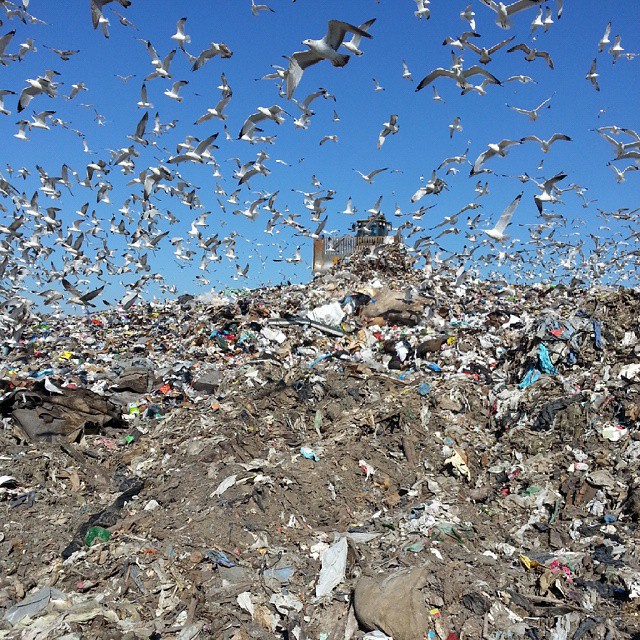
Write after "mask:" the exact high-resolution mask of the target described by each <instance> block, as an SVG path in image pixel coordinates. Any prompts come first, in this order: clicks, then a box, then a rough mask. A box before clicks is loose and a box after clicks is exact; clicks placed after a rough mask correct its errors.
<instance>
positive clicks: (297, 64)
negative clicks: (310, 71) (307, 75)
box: [287, 20, 372, 100]
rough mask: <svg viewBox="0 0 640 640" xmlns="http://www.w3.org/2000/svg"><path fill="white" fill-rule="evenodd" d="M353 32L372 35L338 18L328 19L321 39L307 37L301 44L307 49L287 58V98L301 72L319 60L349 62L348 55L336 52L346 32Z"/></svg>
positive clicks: (295, 85)
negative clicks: (307, 48)
mask: <svg viewBox="0 0 640 640" xmlns="http://www.w3.org/2000/svg"><path fill="white" fill-rule="evenodd" d="M349 32H350V33H355V34H358V35H360V36H362V37H365V38H371V37H372V36H371V35H370V34H369V33H367V32H366V31H363V30H362V29H360V28H359V27H355V26H354V25H352V24H349V23H347V22H341V21H340V20H329V25H328V28H327V33H326V35H325V36H324V38H322V39H321V40H312V39H310V38H307V39H306V40H303V41H302V44H304V45H306V46H307V47H309V51H296V52H295V53H294V54H293V55H292V56H291V57H290V58H289V70H288V72H287V100H291V97H292V96H293V92H294V91H295V90H296V87H297V86H298V84H299V83H300V79H301V78H302V74H303V72H304V70H305V69H306V68H307V67H310V66H311V65H314V64H316V63H318V62H320V61H321V60H329V61H330V62H331V64H332V65H333V66H334V67H344V66H345V65H346V64H347V62H349V56H348V55H346V54H342V53H338V48H339V47H340V45H341V44H342V43H343V41H344V37H345V36H346V34H347V33H349Z"/></svg>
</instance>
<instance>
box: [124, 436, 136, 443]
mask: <svg viewBox="0 0 640 640" xmlns="http://www.w3.org/2000/svg"><path fill="white" fill-rule="evenodd" d="M124 441H125V442H126V443H127V444H131V443H132V442H133V441H134V437H133V436H125V437H124Z"/></svg>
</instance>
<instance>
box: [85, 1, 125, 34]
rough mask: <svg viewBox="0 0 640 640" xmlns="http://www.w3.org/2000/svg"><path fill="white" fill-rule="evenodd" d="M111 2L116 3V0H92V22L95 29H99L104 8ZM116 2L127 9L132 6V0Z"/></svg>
mask: <svg viewBox="0 0 640 640" xmlns="http://www.w3.org/2000/svg"><path fill="white" fill-rule="evenodd" d="M110 2H114V0H91V20H92V22H93V28H94V29H97V28H98V25H99V24H100V20H101V19H102V18H103V16H102V7H104V5H105V4H109V3H110ZM115 2H119V3H120V4H121V5H122V6H123V7H124V8H125V9H126V8H127V7H130V6H131V0H115Z"/></svg>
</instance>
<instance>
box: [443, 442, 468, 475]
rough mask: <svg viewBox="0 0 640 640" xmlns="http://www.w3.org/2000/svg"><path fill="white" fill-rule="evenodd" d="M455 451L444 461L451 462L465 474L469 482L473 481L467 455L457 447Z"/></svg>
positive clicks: (461, 473)
mask: <svg viewBox="0 0 640 640" xmlns="http://www.w3.org/2000/svg"><path fill="white" fill-rule="evenodd" d="M454 451H455V453H454V454H453V455H452V456H451V457H450V458H447V459H446V460H445V461H444V463H445V464H450V465H451V466H452V467H453V468H454V469H456V470H457V471H458V472H459V473H460V475H462V476H464V477H465V478H466V479H467V482H471V471H470V469H469V467H468V466H467V460H468V458H467V456H466V454H464V453H460V452H459V451H458V450H457V449H455V450H454Z"/></svg>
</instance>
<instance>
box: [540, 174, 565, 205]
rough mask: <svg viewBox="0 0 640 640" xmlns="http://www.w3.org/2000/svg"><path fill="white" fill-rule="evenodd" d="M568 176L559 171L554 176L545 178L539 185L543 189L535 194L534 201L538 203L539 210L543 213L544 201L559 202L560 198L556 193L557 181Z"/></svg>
mask: <svg viewBox="0 0 640 640" xmlns="http://www.w3.org/2000/svg"><path fill="white" fill-rule="evenodd" d="M566 177H567V174H566V173H562V172H561V173H557V174H556V175H555V176H553V178H549V179H548V180H545V182H543V183H542V184H538V187H540V189H542V193H541V194H540V195H537V194H536V195H535V196H533V201H534V202H535V203H536V207H538V212H539V213H542V203H543V202H558V200H559V198H558V197H557V196H556V195H555V193H554V192H555V191H556V189H557V187H556V183H558V182H560V181H561V180H564V179H565V178H566Z"/></svg>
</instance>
